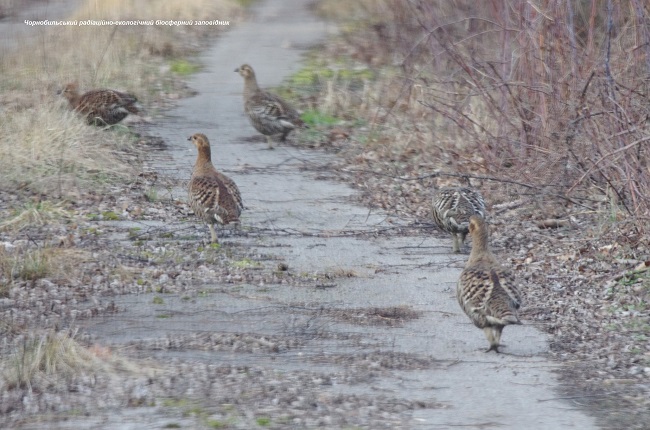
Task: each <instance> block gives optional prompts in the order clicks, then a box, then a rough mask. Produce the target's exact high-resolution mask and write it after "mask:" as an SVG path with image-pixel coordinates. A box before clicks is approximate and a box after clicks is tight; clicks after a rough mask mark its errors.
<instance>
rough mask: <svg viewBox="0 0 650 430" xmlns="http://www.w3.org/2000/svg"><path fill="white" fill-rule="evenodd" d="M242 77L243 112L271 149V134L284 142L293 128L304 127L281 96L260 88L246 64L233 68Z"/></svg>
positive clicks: (251, 69) (295, 112)
mask: <svg viewBox="0 0 650 430" xmlns="http://www.w3.org/2000/svg"><path fill="white" fill-rule="evenodd" d="M235 72H238V73H239V74H240V75H241V76H242V77H243V78H244V112H245V113H246V115H247V116H248V119H249V120H250V122H251V124H252V125H253V127H255V129H256V130H257V131H259V132H260V133H262V134H263V135H264V136H266V140H267V142H268V144H269V149H273V141H272V136H275V135H278V134H281V135H282V136H281V138H280V140H281V141H282V142H284V141H285V140H286V138H287V135H288V134H289V133H291V131H293V130H294V129H295V128H298V127H305V123H304V122H303V121H302V120H301V119H300V115H299V114H298V112H297V111H296V110H295V109H294V108H293V107H291V105H289V103H287V102H286V101H284V100H283V99H282V98H281V97H278V96H276V95H275V94H271V93H269V92H268V91H264V90H262V89H260V87H259V86H258V85H257V79H256V78H255V72H254V71H253V68H252V67H251V66H249V65H248V64H244V65H242V66H241V67H238V68H236V69H235Z"/></svg>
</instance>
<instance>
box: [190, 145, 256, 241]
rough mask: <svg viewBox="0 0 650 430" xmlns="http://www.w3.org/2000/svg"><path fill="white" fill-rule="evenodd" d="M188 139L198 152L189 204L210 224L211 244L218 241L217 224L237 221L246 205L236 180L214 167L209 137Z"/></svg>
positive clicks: (191, 182)
mask: <svg viewBox="0 0 650 430" xmlns="http://www.w3.org/2000/svg"><path fill="white" fill-rule="evenodd" d="M188 140H189V141H191V142H192V144H194V146H196V148H197V149H198V151H199V154H198V156H197V157H196V163H195V164H194V170H193V171H192V178H191V179H190V184H189V190H188V191H189V203H190V206H191V208H192V210H193V211H194V213H195V214H196V215H197V216H198V217H199V218H201V219H202V220H203V221H204V222H205V223H206V224H208V227H209V228H210V234H211V235H212V243H218V241H217V233H216V232H215V230H214V224H220V225H226V224H230V223H231V222H232V223H238V222H239V215H241V212H242V210H243V209H244V205H243V203H242V199H241V195H240V194H239V188H237V185H236V184H235V182H234V181H233V180H232V179H230V178H229V177H227V176H226V175H224V174H223V173H221V172H218V171H217V169H215V168H214V165H213V164H212V157H211V153H210V142H209V141H208V138H207V137H206V136H205V135H204V134H201V133H196V134H193V135H192V136H190V137H189V139H188Z"/></svg>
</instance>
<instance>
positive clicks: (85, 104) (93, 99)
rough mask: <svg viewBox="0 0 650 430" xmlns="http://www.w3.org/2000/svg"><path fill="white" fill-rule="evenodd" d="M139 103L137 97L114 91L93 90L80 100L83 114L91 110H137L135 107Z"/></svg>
mask: <svg viewBox="0 0 650 430" xmlns="http://www.w3.org/2000/svg"><path fill="white" fill-rule="evenodd" d="M137 101H138V99H137V98H135V96H132V95H131V94H127V93H123V92H120V91H114V90H92V91H88V92H87V93H84V94H83V95H82V96H81V98H80V99H79V109H80V110H81V111H82V112H86V111H90V110H112V109H117V108H127V109H128V108H131V109H128V110H129V111H130V112H133V110H132V109H135V112H133V113H137V109H136V108H135V107H134V106H131V105H133V104H134V103H136V102H137Z"/></svg>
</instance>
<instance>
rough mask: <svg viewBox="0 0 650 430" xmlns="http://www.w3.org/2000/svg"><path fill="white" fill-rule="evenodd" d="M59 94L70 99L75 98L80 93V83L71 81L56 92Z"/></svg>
mask: <svg viewBox="0 0 650 430" xmlns="http://www.w3.org/2000/svg"><path fill="white" fill-rule="evenodd" d="M56 93H57V94H58V95H63V97H65V98H66V99H68V100H71V99H74V98H75V97H77V96H78V95H79V85H77V83H76V82H70V83H69V84H67V85H66V86H65V87H63V89H61V90H59V91H57V92H56Z"/></svg>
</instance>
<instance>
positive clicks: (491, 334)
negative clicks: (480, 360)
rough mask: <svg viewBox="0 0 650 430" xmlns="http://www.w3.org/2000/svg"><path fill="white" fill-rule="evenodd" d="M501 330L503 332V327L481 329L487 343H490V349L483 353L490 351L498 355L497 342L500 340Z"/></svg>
mask: <svg viewBox="0 0 650 430" xmlns="http://www.w3.org/2000/svg"><path fill="white" fill-rule="evenodd" d="M501 330H503V327H484V328H483V333H485V337H486V338H487V340H488V342H490V347H489V348H488V349H486V350H485V352H490V351H495V352H496V353H497V354H498V353H499V346H501V345H499V340H500V339H501Z"/></svg>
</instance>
